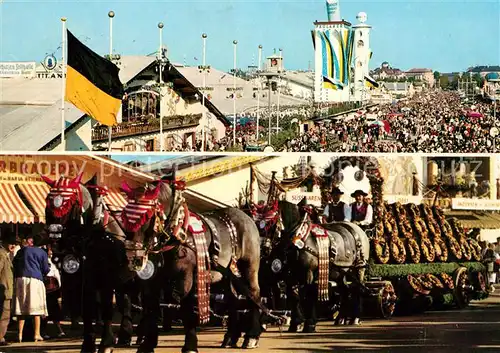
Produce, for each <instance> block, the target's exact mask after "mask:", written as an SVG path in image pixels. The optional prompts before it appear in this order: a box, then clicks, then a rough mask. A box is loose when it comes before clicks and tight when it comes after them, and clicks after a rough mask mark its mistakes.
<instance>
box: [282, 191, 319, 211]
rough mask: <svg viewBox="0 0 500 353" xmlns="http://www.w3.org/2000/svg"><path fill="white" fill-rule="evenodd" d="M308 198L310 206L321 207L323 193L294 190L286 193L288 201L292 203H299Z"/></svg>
mask: <svg viewBox="0 0 500 353" xmlns="http://www.w3.org/2000/svg"><path fill="white" fill-rule="evenodd" d="M304 197H305V198H306V200H307V204H308V205H314V206H318V207H319V206H321V192H319V191H317V192H306V191H300V190H293V191H289V192H287V193H286V200H287V201H288V202H291V203H295V204H297V203H299V202H300V201H302V199H303V198H304Z"/></svg>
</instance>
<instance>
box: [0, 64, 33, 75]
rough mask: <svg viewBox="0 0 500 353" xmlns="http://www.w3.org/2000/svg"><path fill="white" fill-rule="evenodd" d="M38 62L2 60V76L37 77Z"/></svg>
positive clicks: (0, 67)
mask: <svg viewBox="0 0 500 353" xmlns="http://www.w3.org/2000/svg"><path fill="white" fill-rule="evenodd" d="M35 71H36V62H34V61H33V62H26V61H25V62H0V77H2V78H9V77H28V78H32V77H35Z"/></svg>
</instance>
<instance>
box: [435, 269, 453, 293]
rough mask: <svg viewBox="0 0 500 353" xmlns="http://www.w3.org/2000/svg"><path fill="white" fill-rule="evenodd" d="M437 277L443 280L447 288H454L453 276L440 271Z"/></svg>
mask: <svg viewBox="0 0 500 353" xmlns="http://www.w3.org/2000/svg"><path fill="white" fill-rule="evenodd" d="M439 277H441V279H442V280H443V282H444V284H445V285H446V287H448V289H455V284H454V283H453V278H452V277H451V276H450V275H449V274H447V273H444V272H443V273H440V274H439Z"/></svg>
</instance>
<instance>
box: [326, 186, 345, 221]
mask: <svg viewBox="0 0 500 353" xmlns="http://www.w3.org/2000/svg"><path fill="white" fill-rule="evenodd" d="M343 194H344V193H343V192H342V191H340V189H339V188H338V187H335V188H333V190H332V192H331V193H330V200H329V201H328V204H327V205H326V207H325V210H324V211H323V217H324V220H325V223H332V222H342V221H350V220H351V219H350V218H349V214H350V210H349V205H347V204H346V203H345V202H343V201H340V197H341V196H342V195H343Z"/></svg>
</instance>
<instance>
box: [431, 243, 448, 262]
mask: <svg viewBox="0 0 500 353" xmlns="http://www.w3.org/2000/svg"><path fill="white" fill-rule="evenodd" d="M433 245H434V251H435V253H436V259H437V260H438V261H439V262H446V261H448V248H447V247H446V243H445V242H444V240H443V239H441V237H435V238H434V244H433Z"/></svg>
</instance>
